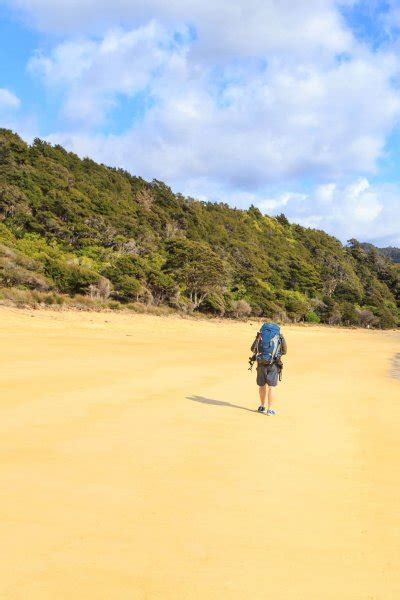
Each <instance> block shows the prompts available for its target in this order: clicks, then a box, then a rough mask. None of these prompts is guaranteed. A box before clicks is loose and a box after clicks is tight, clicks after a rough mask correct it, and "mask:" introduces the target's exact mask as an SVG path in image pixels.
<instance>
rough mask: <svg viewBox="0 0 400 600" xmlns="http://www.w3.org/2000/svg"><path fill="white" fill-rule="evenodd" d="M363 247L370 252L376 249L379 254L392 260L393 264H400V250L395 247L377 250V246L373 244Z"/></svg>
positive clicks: (362, 245) (366, 244) (363, 245)
mask: <svg viewBox="0 0 400 600" xmlns="http://www.w3.org/2000/svg"><path fill="white" fill-rule="evenodd" d="M361 247H362V248H364V250H368V251H370V250H373V249H375V250H376V251H377V252H379V254H382V255H383V256H387V258H390V260H392V261H393V262H395V263H400V248H394V247H393V246H387V247H386V248H377V246H374V245H373V244H368V243H366V242H364V243H363V244H361Z"/></svg>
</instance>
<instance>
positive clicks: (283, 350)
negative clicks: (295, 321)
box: [281, 335, 287, 355]
mask: <svg viewBox="0 0 400 600" xmlns="http://www.w3.org/2000/svg"><path fill="white" fill-rule="evenodd" d="M286 353H287V343H286V340H285V338H284V337H283V335H281V354H282V355H283V354H286Z"/></svg>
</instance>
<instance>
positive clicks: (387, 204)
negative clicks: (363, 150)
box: [258, 178, 400, 245]
mask: <svg viewBox="0 0 400 600" xmlns="http://www.w3.org/2000/svg"><path fill="white" fill-rule="evenodd" d="M258 207H259V208H260V210H262V211H264V212H268V213H271V212H272V214H278V213H281V212H283V213H285V214H286V216H288V217H289V219H290V220H293V221H295V222H296V223H300V224H302V225H305V226H306V227H314V228H317V229H324V230H326V231H329V232H334V233H335V234H336V235H337V236H338V237H339V238H340V239H341V240H342V241H343V242H345V241H346V240H348V239H350V238H352V237H354V238H357V239H360V240H365V239H368V240H370V241H372V242H375V243H376V244H377V245H387V244H392V245H400V231H399V211H400V186H399V185H393V184H391V185H388V184H375V185H373V184H371V183H370V182H369V181H368V179H366V178H358V179H356V180H354V181H353V182H351V183H348V184H347V185H339V184H336V183H332V182H331V183H325V184H322V185H319V186H316V187H315V188H314V189H313V190H312V191H311V192H309V193H308V194H299V193H294V192H293V193H287V192H285V193H283V194H279V195H277V196H276V197H271V198H266V199H264V200H263V201H261V202H259V203H258Z"/></svg>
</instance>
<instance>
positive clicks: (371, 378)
mask: <svg viewBox="0 0 400 600" xmlns="http://www.w3.org/2000/svg"><path fill="white" fill-rule="evenodd" d="M0 324H1V331H2V345H1V365H2V368H1V397H2V406H1V420H0V429H1V435H0V444H1V462H2V493H1V499H0V509H1V540H2V542H1V546H2V557H1V561H0V597H1V598H4V599H6V600H17V599H18V600H25V599H28V598H29V600H48V599H57V600H71V599H84V600H92V599H93V600H94V599H95V600H100V599H101V600H103V599H104V600H114V599H118V600H119V599H121V600H136V599H138V600H142V599H143V600H152V599H162V600H167V599H171V600H183V599H184V600H186V599H188V600H189V599H190V600H195V599H201V600H203V599H204V600H206V599H207V600H210V599H211V600H214V599H215V600H217V599H218V600H221V599H223V600H230V599H248V598H251V599H252V600H254V599H260V600H261V599H265V598H273V599H274V600H339V599H340V600H372V599H374V600H392V599H393V600H397V599H398V598H399V597H400V574H399V573H400V569H399V567H400V565H399V562H400V561H399V555H400V516H399V510H398V506H399V489H400V470H399V462H400V447H399V428H400V401H399V400H400V393H399V392H400V383H399V380H398V379H396V378H394V377H391V376H390V370H391V364H392V360H393V357H394V356H395V355H396V353H397V352H398V351H399V347H400V344H399V342H400V334H399V333H398V332H393V331H388V332H383V331H370V330H368V331H367V330H345V329H335V328H323V327H300V326H290V327H286V328H284V333H285V337H286V339H287V342H288V346H289V353H288V355H287V357H286V360H285V369H284V375H283V382H282V384H281V385H280V387H279V389H278V401H277V409H278V415H277V416H276V417H267V416H264V415H260V414H257V413H255V412H254V409H256V408H257V395H256V394H257V389H256V386H255V374H254V372H253V374H250V373H249V372H248V371H247V358H248V355H249V352H248V348H249V346H250V344H251V341H252V339H253V337H254V334H255V331H256V327H257V325H256V324H254V323H253V324H251V323H235V322H222V321H221V322H217V321H199V322H196V321H192V320H184V319H180V318H178V317H171V318H166V317H164V318H160V317H153V316H146V315H122V314H121V315H119V314H114V313H111V314H100V313H78V312H70V313H67V312H66V313H56V312H50V311H43V312H41V311H31V312H30V311H18V310H12V309H5V308H3V309H1V310H0Z"/></svg>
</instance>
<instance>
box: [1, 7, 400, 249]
mask: <svg viewBox="0 0 400 600" xmlns="http://www.w3.org/2000/svg"><path fill="white" fill-rule="evenodd" d="M1 1H2V0H0V2H1ZM3 2H8V4H9V5H12V7H13V8H14V9H19V10H20V11H22V12H23V13H24V14H25V16H26V18H27V19H29V22H30V23H33V24H35V26H36V27H38V28H40V29H41V30H42V31H45V32H47V33H51V34H53V33H57V34H61V35H62V36H64V38H63V41H62V42H59V43H57V44H56V45H54V47H53V48H52V49H50V50H49V51H47V52H46V53H42V54H36V55H35V56H34V57H32V59H31V61H30V64H29V68H30V71H31V73H32V74H33V75H34V76H35V77H39V78H41V79H42V81H44V82H45V84H46V86H47V87H48V89H49V90H50V91H51V93H52V94H53V93H54V92H56V93H57V94H58V95H59V96H58V97H59V98H60V106H61V109H60V122H59V126H58V127H57V129H56V130H53V132H52V134H51V135H49V136H48V139H49V140H51V141H53V142H58V143H62V144H64V145H66V146H67V147H68V148H70V149H71V150H73V151H75V152H77V153H78V154H80V155H90V156H92V157H93V158H95V159H97V160H99V161H101V162H104V163H107V164H111V165H115V166H122V167H124V168H126V169H128V170H130V171H132V172H133V173H136V174H139V175H142V176H143V177H146V178H148V179H152V178H153V177H155V178H157V179H163V180H165V181H167V183H169V184H170V185H172V186H173V187H174V188H175V189H176V190H178V191H182V192H184V193H189V194H191V195H193V196H197V197H211V198H212V199H218V198H219V199H221V200H226V201H228V202H230V203H232V204H236V205H240V206H245V205H248V204H249V203H250V202H253V203H260V202H261V199H262V198H265V194H264V190H266V189H268V186H269V187H271V186H272V185H273V186H274V187H276V186H277V185H279V186H280V188H283V183H282V182H285V185H286V188H289V187H292V186H293V182H294V181H296V180H301V179H305V178H306V179H307V180H310V179H311V180H315V181H316V184H315V190H314V192H313V193H312V194H303V193H302V192H301V191H299V192H296V193H295V194H293V193H285V194H283V195H277V196H276V195H273V196H272V197H269V196H270V195H271V194H267V196H268V199H264V200H263V206H264V209H266V210H269V211H275V209H276V211H275V212H278V209H279V207H284V208H285V210H286V209H287V210H288V211H290V215H291V214H293V215H294V217H293V218H297V219H298V220H302V222H303V223H304V224H308V225H310V226H318V227H326V228H327V229H328V230H329V231H331V232H333V233H337V234H338V235H339V236H340V237H342V239H344V238H346V237H350V236H351V235H354V236H357V235H359V237H361V238H365V237H366V235H367V234H368V235H374V236H375V234H376V235H377V236H378V237H379V236H383V235H388V236H391V235H392V223H393V221H395V220H396V219H394V218H393V216H396V209H397V211H398V204H397V190H396V188H393V187H386V188H383V187H382V186H380V187H376V186H371V185H370V184H369V183H368V182H367V180H366V179H365V176H366V175H368V176H369V174H371V173H376V172H377V165H378V161H379V159H380V158H382V156H383V152H384V148H385V142H386V140H387V138H388V135H389V134H390V132H391V131H392V130H393V128H394V126H395V125H396V124H398V122H399V118H400V97H399V94H398V89H396V88H395V86H394V84H393V81H394V80H395V78H396V77H398V75H399V68H400V60H399V58H398V57H397V56H396V54H394V53H391V52H390V51H389V50H384V49H379V50H373V49H372V48H369V47H367V46H366V45H363V44H362V43H361V42H359V41H357V40H356V39H355V37H354V36H353V35H352V32H351V30H350V29H349V28H348V27H347V26H346V24H345V22H344V20H343V19H342V17H341V14H340V11H339V9H338V6H339V5H341V4H344V3H346V4H354V2H352V0H346V2H345V1H344V0H342V1H339V0H337V1H336V0H307V2H297V1H294V0H247V1H246V2H245V1H244V0H232V2H226V0H213V1H211V0H193V1H192V2H189V3H188V2H187V1H184V0H171V1H170V2H168V3H167V2H165V1H164V0H148V2H139V0H113V2H110V0H79V2H78V0H58V1H57V2H54V0H52V1H50V0H13V2H11V0H3ZM53 39H57V38H53ZM58 39H59V38H58ZM138 95H140V96H142V97H144V98H145V105H146V109H145V110H143V111H142V112H141V113H140V116H139V117H138V113H137V110H136V99H137V96H138ZM121 100H122V101H123V102H124V115H125V116H124V119H125V122H126V126H125V128H124V129H123V128H122V131H121V126H119V131H120V133H118V134H114V133H105V131H106V130H105V128H104V127H105V125H107V126H108V129H110V123H111V124H112V118H113V116H115V114H116V113H117V112H118V109H119V107H120V106H121ZM127 103H128V104H127ZM129 103H131V105H129ZM127 106H128V108H127ZM129 106H130V108H129ZM129 110H131V112H132V117H131V119H129V116H127V115H129ZM111 129H112V127H111ZM357 176H360V177H359V178H357V179H355V183H354V184H348V185H343V184H341V183H340V182H341V181H343V180H346V181H348V180H349V178H350V179H351V178H353V179H354V178H356V177H357ZM321 181H329V183H324V184H321V183H320V182H321ZM318 182H319V183H318ZM297 189H300V186H298V187H297ZM217 194H219V196H218V195H217ZM338 207H340V208H338ZM391 211H392V212H391ZM296 215H297V217H296ZM389 216H390V217H391V222H390V223H388V224H387V225H386V226H385V225H384V222H383V221H384V219H385V218H386V219H387V218H388V217H389ZM397 217H398V212H397ZM346 227H347V228H348V230H349V231H350V230H351V231H353V230H355V232H354V233H353V234H350V233H349V234H347V233H346ZM385 227H386V228H385ZM363 231H364V232H365V235H363V233H362V232H363ZM357 232H358V234H357ZM385 232H386V233H385ZM393 235H394V234H393Z"/></svg>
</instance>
